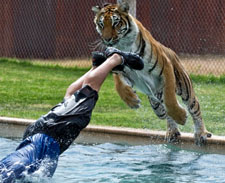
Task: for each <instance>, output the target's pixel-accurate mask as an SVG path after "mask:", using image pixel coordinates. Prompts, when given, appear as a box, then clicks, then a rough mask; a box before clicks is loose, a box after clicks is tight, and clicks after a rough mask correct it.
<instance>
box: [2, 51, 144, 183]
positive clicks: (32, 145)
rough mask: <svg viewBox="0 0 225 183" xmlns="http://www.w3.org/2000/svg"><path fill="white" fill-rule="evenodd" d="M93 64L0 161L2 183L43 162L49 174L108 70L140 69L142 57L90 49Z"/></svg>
mask: <svg viewBox="0 0 225 183" xmlns="http://www.w3.org/2000/svg"><path fill="white" fill-rule="evenodd" d="M92 57H93V67H92V68H91V70H90V71H88V72H87V73H86V74H84V75H83V76H82V77H81V78H79V79H78V80H77V81H75V82H74V83H72V84H71V85H70V86H69V87H68V89H67V91H66V94H65V97H64V101H63V102H61V103H59V104H58V105H56V106H55V107H53V108H52V109H51V110H50V112H49V113H47V114H46V115H44V116H42V117H40V118H39V119H38V120H37V121H36V122H35V123H33V124H31V125H30V126H29V127H28V128H27V129H26V130H25V133H24V137H23V141H22V142H21V143H20V144H19V146H18V147H17V149H16V151H15V152H13V153H11V154H10V155H8V156H7V157H6V158H4V159H2V160H1V161H0V175H1V176H0V180H1V179H2V181H1V182H3V183H11V182H15V180H16V179H23V178H24V174H32V173H34V172H35V171H37V170H39V168H40V167H41V166H42V165H43V164H45V165H47V166H45V168H44V171H43V172H42V174H44V176H46V177H52V176H53V174H54V172H55V170H56V167H57V163H58V157H59V155H60V154H62V153H63V152H64V151H65V150H66V149H68V148H69V146H70V145H71V143H72V142H73V141H74V140H75V139H76V137H77V136H78V135H79V133H80V131H81V130H82V129H84V128H85V127H86V126H87V125H88V124H89V122H90V119H91V113H92V110H93V108H94V106H95V104H96V102H97V100H98V91H99V90H100V88H101V85H102V83H103V82H104V80H105V78H106V77H107V75H108V74H109V73H110V71H111V70H120V71H122V70H123V69H124V67H125V66H127V67H130V68H131V69H136V70H141V69H143V67H144V63H143V61H142V59H141V58H140V57H139V56H137V55H136V54H134V53H126V52H121V51H120V50H117V49H115V48H108V49H107V50H106V51H105V54H103V53H100V52H94V53H93V54H92Z"/></svg>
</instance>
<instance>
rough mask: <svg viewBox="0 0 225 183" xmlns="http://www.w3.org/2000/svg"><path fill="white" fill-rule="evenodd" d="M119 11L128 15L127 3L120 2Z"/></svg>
mask: <svg viewBox="0 0 225 183" xmlns="http://www.w3.org/2000/svg"><path fill="white" fill-rule="evenodd" d="M119 9H120V10H121V11H123V12H125V13H128V11H129V9H130V7H129V4H128V2H122V3H121V4H119Z"/></svg>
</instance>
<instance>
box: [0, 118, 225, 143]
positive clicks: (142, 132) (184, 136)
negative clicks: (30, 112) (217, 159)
mask: <svg viewBox="0 0 225 183" xmlns="http://www.w3.org/2000/svg"><path fill="white" fill-rule="evenodd" d="M33 122H35V120H32V119H22V118H11V117H0V123H1V124H8V125H20V126H24V127H25V126H28V125H29V124H31V123H33ZM83 131H84V132H90V133H106V134H114V135H124V136H137V137H142V138H146V137H147V138H151V139H157V140H159V141H164V138H165V134H166V132H165V131H153V130H149V129H134V128H125V127H111V126H98V125H88V127H87V128H85V129H84V130H83ZM180 140H181V141H182V142H186V141H189V142H194V135H193V134H192V133H185V132H182V133H181V138H180ZM208 143H209V144H220V145H225V136H217V135H213V136H212V137H211V138H209V139H208Z"/></svg>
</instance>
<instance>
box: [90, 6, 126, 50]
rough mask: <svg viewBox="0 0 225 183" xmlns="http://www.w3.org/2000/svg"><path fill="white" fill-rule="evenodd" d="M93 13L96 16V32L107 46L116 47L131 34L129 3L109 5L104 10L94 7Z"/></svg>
mask: <svg viewBox="0 0 225 183" xmlns="http://www.w3.org/2000/svg"><path fill="white" fill-rule="evenodd" d="M92 11H94V12H95V14H96V15H95V19H94V23H95V25H96V30H97V32H98V33H99V35H100V36H101V39H102V41H103V43H104V44H105V45H106V46H114V45H115V44H117V43H118V41H119V40H120V39H121V38H123V37H124V36H125V35H126V34H127V33H128V32H129V27H130V22H129V15H128V11H129V5H128V3H121V4H107V5H105V6H104V7H102V8H100V7H99V6H94V7H92Z"/></svg>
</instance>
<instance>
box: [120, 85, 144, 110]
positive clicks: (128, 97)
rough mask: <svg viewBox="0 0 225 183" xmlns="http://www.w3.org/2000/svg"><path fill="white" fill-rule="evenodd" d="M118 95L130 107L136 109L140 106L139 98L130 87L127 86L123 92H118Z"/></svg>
mask: <svg viewBox="0 0 225 183" xmlns="http://www.w3.org/2000/svg"><path fill="white" fill-rule="evenodd" d="M120 97H121V98H122V100H123V101H124V102H125V103H126V104H127V105H128V106H129V107H130V108H132V109H137V108H139V107H140V103H141V100H140V99H139V97H138V96H137V94H136V93H135V91H134V90H133V89H132V88H130V87H128V86H127V87H126V88H125V89H124V90H123V93H120Z"/></svg>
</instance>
